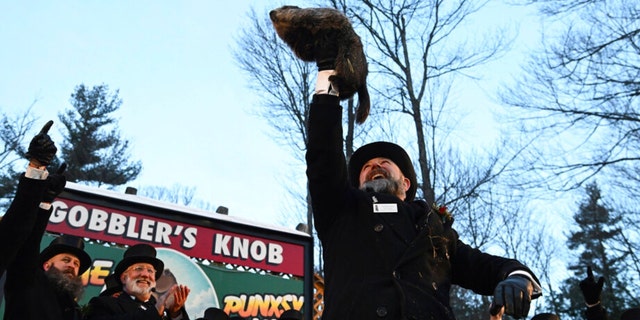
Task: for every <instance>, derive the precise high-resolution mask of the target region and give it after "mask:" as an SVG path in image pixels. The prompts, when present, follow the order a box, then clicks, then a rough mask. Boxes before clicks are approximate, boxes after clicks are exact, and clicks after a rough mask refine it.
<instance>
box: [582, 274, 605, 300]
mask: <svg viewBox="0 0 640 320" xmlns="http://www.w3.org/2000/svg"><path fill="white" fill-rule="evenodd" d="M603 284H604V278H603V277H600V278H599V279H598V282H596V278H595V277H594V276H593V271H592V270H591V266H587V277H586V278H585V279H584V280H582V281H580V290H581V291H582V295H583V296H584V302H586V303H587V304H588V305H594V304H597V303H598V302H600V296H601V294H602V285H603Z"/></svg>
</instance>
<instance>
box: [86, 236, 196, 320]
mask: <svg viewBox="0 0 640 320" xmlns="http://www.w3.org/2000/svg"><path fill="white" fill-rule="evenodd" d="M163 270H164V263H163V262H162V260H160V259H158V258H156V249H155V248H154V247H152V246H150V245H148V244H136V245H133V246H131V247H129V248H127V250H126V251H125V252H124V255H123V257H122V260H120V262H119V263H118V264H117V265H116V268H115V270H114V272H113V275H112V277H113V278H115V279H117V280H118V281H119V283H120V284H121V287H118V286H117V285H114V284H111V287H112V288H113V287H115V288H121V290H122V292H119V293H116V294H113V293H111V294H104V295H103V294H101V295H100V296H98V297H94V298H91V300H90V301H89V304H88V306H87V311H86V313H85V319H87V320H108V319H125V318H126V319H144V320H147V319H148V320H159V319H165V320H166V319H172V320H187V319H189V316H188V314H187V312H186V310H185V308H184V304H185V302H186V300H187V296H188V295H189V291H190V290H189V288H188V287H187V286H184V285H178V284H175V285H173V286H172V287H171V288H170V289H169V290H167V292H166V293H163V294H162V295H161V296H159V297H157V298H156V297H155V296H154V295H153V292H154V290H155V287H156V281H157V280H158V279H159V278H160V277H161V276H162V272H163ZM114 293H115V292H114Z"/></svg>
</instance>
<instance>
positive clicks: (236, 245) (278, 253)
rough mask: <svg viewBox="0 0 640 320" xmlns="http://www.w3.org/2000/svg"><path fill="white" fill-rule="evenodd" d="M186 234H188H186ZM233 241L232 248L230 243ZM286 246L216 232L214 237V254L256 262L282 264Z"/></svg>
mask: <svg viewBox="0 0 640 320" xmlns="http://www.w3.org/2000/svg"><path fill="white" fill-rule="evenodd" d="M185 236H186V234H185ZM230 243H231V248H230V247H229V244H230ZM283 253H284V248H283V247H282V246H281V245H279V244H277V243H266V242H264V241H262V240H253V241H251V240H250V239H246V238H240V237H232V236H230V235H223V234H216V235H215V238H214V245H213V254H214V255H222V256H225V257H232V258H238V259H243V260H246V259H251V260H253V261H256V262H262V261H265V260H266V263H268V264H272V265H278V264H281V263H282V262H283V261H284V255H283Z"/></svg>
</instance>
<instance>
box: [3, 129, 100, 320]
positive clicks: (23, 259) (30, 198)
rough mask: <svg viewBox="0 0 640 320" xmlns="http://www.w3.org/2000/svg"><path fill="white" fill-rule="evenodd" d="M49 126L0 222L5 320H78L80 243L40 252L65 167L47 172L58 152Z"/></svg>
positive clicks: (83, 257) (83, 266) (87, 261)
mask: <svg viewBox="0 0 640 320" xmlns="http://www.w3.org/2000/svg"><path fill="white" fill-rule="evenodd" d="M52 125H53V121H49V122H47V124H45V126H44V127H43V128H42V130H41V131H40V133H38V134H37V135H36V136H35V137H34V138H33V139H32V140H31V143H30V144H29V148H28V151H27V154H26V155H27V158H28V159H29V166H28V167H27V170H26V172H25V173H24V174H22V175H21V177H20V181H19V183H18V189H17V191H16V195H15V197H14V199H13V201H12V203H11V205H10V207H9V209H8V210H7V212H6V214H5V215H4V217H3V219H2V221H1V222H0V237H1V238H2V239H1V240H0V241H2V245H1V246H0V261H2V262H1V264H2V265H1V266H0V271H5V270H4V269H5V268H6V276H7V277H6V282H5V286H4V291H5V296H4V298H5V301H6V306H5V314H4V319H5V320H7V319H52V320H53V319H55V320H59V319H63V320H66V319H69V320H72V319H75V320H77V319H81V316H82V315H81V314H80V307H79V306H78V303H77V301H78V299H79V298H80V297H81V295H82V293H83V289H84V286H83V284H82V280H81V275H82V274H83V273H84V272H85V271H86V270H88V269H89V267H90V266H91V258H90V257H89V255H88V254H87V253H86V252H85V251H84V241H83V240H82V239H81V238H78V237H75V236H68V235H63V236H60V237H58V238H55V239H54V240H53V241H51V243H50V244H49V246H48V247H46V248H45V249H44V250H43V251H42V252H40V243H41V241H42V237H43V235H44V232H45V229H46V226H47V223H48V221H49V217H50V216H51V212H52V209H51V203H52V202H53V201H54V199H55V197H56V196H57V195H58V194H59V193H60V192H62V191H63V190H64V186H65V183H66V179H65V177H64V175H63V172H64V169H65V167H66V166H65V165H64V164H63V165H62V166H61V167H60V169H59V170H58V172H56V173H54V174H49V172H48V171H47V166H48V165H49V164H50V163H51V161H52V160H53V158H54V157H55V154H56V152H57V148H56V146H55V144H54V143H53V141H52V140H51V138H50V137H49V135H48V131H49V129H50V128H51V126H52Z"/></svg>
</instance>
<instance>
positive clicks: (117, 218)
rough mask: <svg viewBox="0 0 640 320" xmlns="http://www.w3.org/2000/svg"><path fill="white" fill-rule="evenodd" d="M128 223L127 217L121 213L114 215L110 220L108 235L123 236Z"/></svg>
mask: <svg viewBox="0 0 640 320" xmlns="http://www.w3.org/2000/svg"><path fill="white" fill-rule="evenodd" d="M126 223H127V217H125V216H124V215H122V214H119V213H115V212H114V213H112V214H111V218H110V219H109V230H108V231H107V233H108V234H112V235H117V236H121V235H123V234H124V230H125V225H126Z"/></svg>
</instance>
